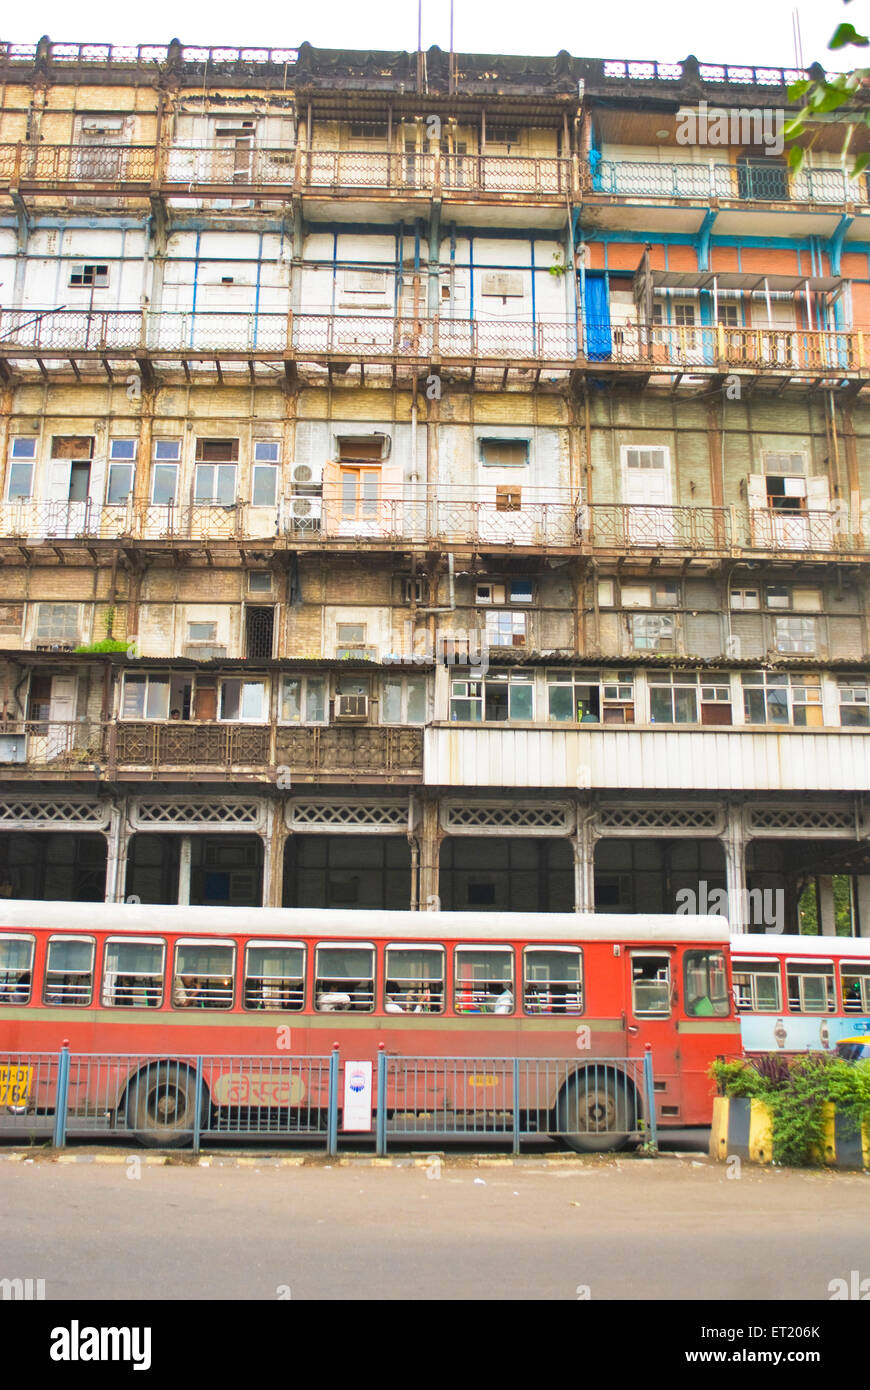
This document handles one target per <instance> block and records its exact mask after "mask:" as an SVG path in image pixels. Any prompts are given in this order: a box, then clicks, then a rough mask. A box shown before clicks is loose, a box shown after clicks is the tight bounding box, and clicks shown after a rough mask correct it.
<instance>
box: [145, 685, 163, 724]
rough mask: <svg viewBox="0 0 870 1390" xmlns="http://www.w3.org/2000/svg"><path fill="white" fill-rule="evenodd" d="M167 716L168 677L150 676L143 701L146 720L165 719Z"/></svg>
mask: <svg viewBox="0 0 870 1390" xmlns="http://www.w3.org/2000/svg"><path fill="white" fill-rule="evenodd" d="M168 714H169V677H168V676H151V677H150V678H149V681H148V694H147V696H146V701H145V717H146V718H147V719H165V718H166V717H167V715H168Z"/></svg>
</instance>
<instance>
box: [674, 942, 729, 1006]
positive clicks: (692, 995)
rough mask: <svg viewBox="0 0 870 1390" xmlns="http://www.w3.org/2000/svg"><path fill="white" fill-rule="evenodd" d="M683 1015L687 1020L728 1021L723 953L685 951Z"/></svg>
mask: <svg viewBox="0 0 870 1390" xmlns="http://www.w3.org/2000/svg"><path fill="white" fill-rule="evenodd" d="M683 972H684V974H683V981H684V996H685V1007H686V1013H687V1014H688V1016H689V1017H690V1018H727V1017H728V1015H729V1014H730V1012H731V1001H730V999H729V998H728V974H727V972H726V970H725V955H724V952H722V951H687V952H686V957H685V962H684V965H683Z"/></svg>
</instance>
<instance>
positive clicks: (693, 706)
mask: <svg viewBox="0 0 870 1390" xmlns="http://www.w3.org/2000/svg"><path fill="white" fill-rule="evenodd" d="M674 710H675V714H676V717H677V721H676V722H677V723H678V724H696V723H697V722H698V692H697V691H696V690H681V689H680V688H679V687H678V688H677V689H676V690H675V691H674Z"/></svg>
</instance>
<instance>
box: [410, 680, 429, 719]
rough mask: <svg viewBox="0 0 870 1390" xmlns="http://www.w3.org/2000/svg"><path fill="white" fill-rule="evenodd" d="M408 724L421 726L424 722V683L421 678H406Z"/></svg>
mask: <svg viewBox="0 0 870 1390" xmlns="http://www.w3.org/2000/svg"><path fill="white" fill-rule="evenodd" d="M406 689H407V692H408V712H407V713H408V723H409V724H423V723H425V721H426V681H425V679H424V677H423V676H408V678H407V682H406Z"/></svg>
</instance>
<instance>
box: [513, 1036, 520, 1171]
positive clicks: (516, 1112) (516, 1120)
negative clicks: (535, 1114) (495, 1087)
mask: <svg viewBox="0 0 870 1390" xmlns="http://www.w3.org/2000/svg"><path fill="white" fill-rule="evenodd" d="M513 1101H514V1104H513V1130H514V1153H515V1154H518V1153H519V1151H520V1059H519V1057H515V1058H514V1095H513Z"/></svg>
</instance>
